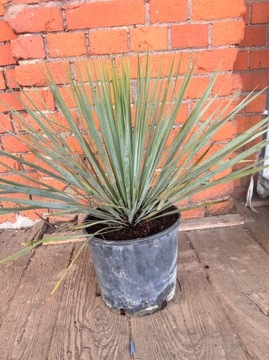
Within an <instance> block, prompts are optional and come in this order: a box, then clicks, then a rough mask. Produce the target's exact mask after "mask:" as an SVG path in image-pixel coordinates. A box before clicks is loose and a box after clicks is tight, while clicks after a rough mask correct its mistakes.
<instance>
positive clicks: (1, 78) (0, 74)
mask: <svg viewBox="0 0 269 360" xmlns="http://www.w3.org/2000/svg"><path fill="white" fill-rule="evenodd" d="M5 88H6V84H5V79H4V75H3V71H1V72H0V90H4V89H5Z"/></svg>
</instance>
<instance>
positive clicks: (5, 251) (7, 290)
mask: <svg viewBox="0 0 269 360" xmlns="http://www.w3.org/2000/svg"><path fill="white" fill-rule="evenodd" d="M27 238H28V235H27V233H26V232H24V231H16V230H12V231H11V230H3V231H2V232H1V233H0V258H1V259H4V258H5V257H7V256H8V255H11V254H13V253H14V252H17V251H20V250H22V249H23V247H22V246H21V245H20V243H21V242H24V241H25V240H26V239H27ZM31 255H32V254H28V255H27V256H24V257H23V258H21V259H19V260H17V261H16V262H15V263H13V264H4V265H1V266H0V294H1V296H0V327H1V323H2V321H1V319H2V318H3V316H4V314H5V313H6V312H7V311H8V308H9V306H10V303H11V300H12V298H13V297H14V296H15V294H16V291H17V288H18V286H19V285H20V283H21V281H22V278H23V275H24V272H25V269H26V268H27V266H28V263H29V260H30V258H31Z"/></svg>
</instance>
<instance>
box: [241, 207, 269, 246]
mask: <svg viewBox="0 0 269 360" xmlns="http://www.w3.org/2000/svg"><path fill="white" fill-rule="evenodd" d="M257 210H258V212H256V213H254V214H253V217H254V219H255V222H254V223H251V224H246V228H247V229H248V231H249V232H250V233H251V235H252V237H253V238H254V239H256V240H257V241H258V242H259V243H260V244H261V245H262V246H263V247H264V248H265V249H266V250H267V251H268V252H269V210H268V209H267V208H266V207H264V206H263V207H259V208H257Z"/></svg>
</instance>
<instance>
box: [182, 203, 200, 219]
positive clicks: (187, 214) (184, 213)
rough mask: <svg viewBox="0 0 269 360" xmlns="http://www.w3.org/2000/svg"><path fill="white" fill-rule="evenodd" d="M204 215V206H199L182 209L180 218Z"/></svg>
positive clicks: (193, 217) (194, 217)
mask: <svg viewBox="0 0 269 360" xmlns="http://www.w3.org/2000/svg"><path fill="white" fill-rule="evenodd" d="M192 205H193V204H192ZM181 211H182V209H181ZM204 216H205V208H201V207H200V208H197V209H192V210H184V211H182V213H181V219H196V218H202V217H204Z"/></svg>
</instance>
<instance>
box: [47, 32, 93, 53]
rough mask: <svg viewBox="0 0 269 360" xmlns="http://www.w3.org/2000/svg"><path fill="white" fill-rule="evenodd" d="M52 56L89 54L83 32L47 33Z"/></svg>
mask: <svg viewBox="0 0 269 360" xmlns="http://www.w3.org/2000/svg"><path fill="white" fill-rule="evenodd" d="M47 43H48V50H49V55H50V56H51V57H66V56H81V55H85V54H87V49H86V42H85V34H84V33H83V32H74V33H58V34H47Z"/></svg>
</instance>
